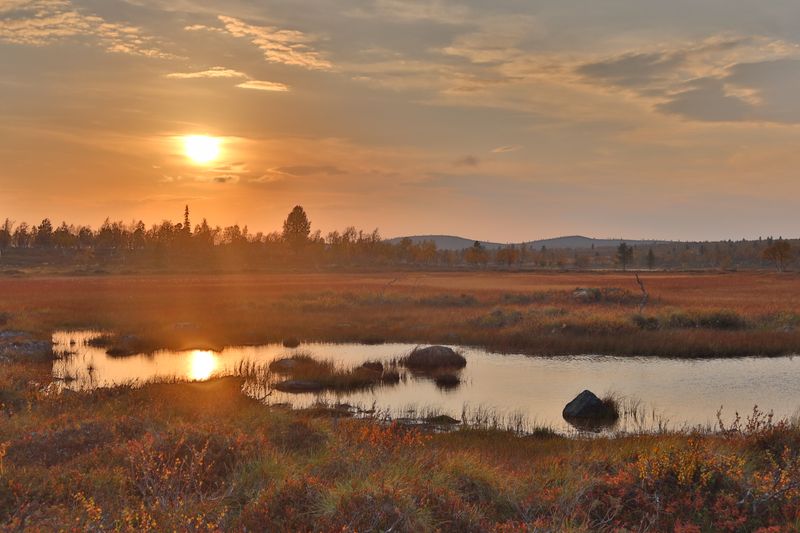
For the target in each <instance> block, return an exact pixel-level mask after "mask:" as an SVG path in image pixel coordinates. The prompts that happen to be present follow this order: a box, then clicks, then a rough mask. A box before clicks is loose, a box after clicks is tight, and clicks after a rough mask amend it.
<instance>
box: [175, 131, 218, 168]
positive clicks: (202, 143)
mask: <svg viewBox="0 0 800 533" xmlns="http://www.w3.org/2000/svg"><path fill="white" fill-rule="evenodd" d="M221 145H222V139H220V138H218V137H210V136H208V135H187V136H185V137H184V138H183V150H184V152H185V153H186V157H188V158H189V159H191V161H192V162H193V163H196V164H198V165H204V164H206V163H211V162H212V161H214V160H215V159H217V158H218V157H219V152H220V147H221Z"/></svg>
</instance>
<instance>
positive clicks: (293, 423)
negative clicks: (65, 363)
mask: <svg viewBox="0 0 800 533" xmlns="http://www.w3.org/2000/svg"><path fill="white" fill-rule="evenodd" d="M5 370H7V371H6V372H4V373H3V376H2V378H0V386H2V388H3V390H4V391H6V393H5V394H6V395H7V396H6V397H5V399H4V405H3V408H2V414H0V416H2V419H3V423H2V424H0V450H2V452H0V457H2V459H0V528H4V529H10V530H15V529H27V530H31V531H38V530H59V529H62V530H70V529H74V530H122V531H148V530H179V531H187V530H188V531H199V530H204V531H208V530H212V531H213V530H238V531H244V530H248V531H261V530H270V531H385V530H389V529H392V530H395V531H434V530H445V531H490V530H495V531H553V530H558V531H561V530H570V531H612V530H613V531H618V530H633V531H640V530H650V531H757V530H759V528H771V529H761V531H795V530H797V528H798V527H800V514H799V512H800V455H799V454H798V452H799V451H800V431H799V430H798V429H797V428H795V427H792V426H789V425H785V424H772V423H770V422H769V421H768V420H767V419H765V418H763V417H760V416H756V417H754V418H752V419H751V421H750V423H749V425H748V424H747V423H746V422H743V423H739V424H737V425H735V426H734V427H733V428H731V429H730V430H729V431H727V432H726V433H725V434H718V435H694V436H692V435H685V434H677V435H657V436H637V437H625V438H616V439H602V438H600V439H590V440H580V439H565V438H561V437H554V436H540V437H527V438H522V437H518V436H515V435H514V434H512V433H508V432H502V431H485V430H470V429H460V430H456V431H453V432H449V433H444V434H435V433H426V432H420V431H418V430H414V429H408V428H404V427H402V426H397V425H389V426H387V425H381V424H377V423H374V422H369V421H362V420H352V419H334V418H330V417H327V416H318V415H319V413H313V412H309V413H303V412H291V411H286V410H283V409H268V408H265V407H264V406H263V405H261V404H258V403H257V402H255V401H253V400H250V399H249V398H247V397H245V396H243V395H242V394H241V393H240V385H241V383H240V382H239V381H238V380H236V379H235V378H225V379H220V380H215V381H211V382H207V383H185V384H180V383H173V384H152V385H148V386H145V387H143V388H140V389H130V388H118V389H111V390H98V391H95V392H93V393H90V394H86V395H78V394H69V395H61V396H54V395H46V394H43V393H42V392H41V388H40V386H38V385H36V384H34V383H32V380H31V377H32V376H35V374H36V371H35V369H32V368H28V367H25V366H24V365H19V364H10V365H7V366H6V367H5Z"/></svg>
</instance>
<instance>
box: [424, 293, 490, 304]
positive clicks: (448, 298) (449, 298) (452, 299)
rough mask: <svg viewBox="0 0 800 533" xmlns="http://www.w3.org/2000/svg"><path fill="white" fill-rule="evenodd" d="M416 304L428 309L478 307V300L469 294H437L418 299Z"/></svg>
mask: <svg viewBox="0 0 800 533" xmlns="http://www.w3.org/2000/svg"><path fill="white" fill-rule="evenodd" d="M417 303H418V304H420V305H425V306H429V307H471V306H473V305H478V299H477V298H475V297H474V296H472V295H470V294H459V295H455V294H437V295H434V296H426V297H424V298H420V299H419V300H417Z"/></svg>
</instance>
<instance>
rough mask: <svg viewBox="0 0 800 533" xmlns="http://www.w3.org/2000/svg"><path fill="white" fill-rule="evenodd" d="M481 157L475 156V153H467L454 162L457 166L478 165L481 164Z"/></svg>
mask: <svg viewBox="0 0 800 533" xmlns="http://www.w3.org/2000/svg"><path fill="white" fill-rule="evenodd" d="M480 163H481V162H480V159H478V158H477V157H475V156H474V155H465V156H464V157H461V158H459V159H456V160H455V161H454V162H453V164H454V165H455V166H457V167H477V166H478V165H480Z"/></svg>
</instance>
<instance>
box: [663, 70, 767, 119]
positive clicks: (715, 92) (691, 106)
mask: <svg viewBox="0 0 800 533" xmlns="http://www.w3.org/2000/svg"><path fill="white" fill-rule="evenodd" d="M656 109H658V110H660V111H663V112H665V113H672V114H677V115H682V116H684V117H686V118H692V119H695V120H703V121H711V122H717V121H736V120H744V119H746V118H747V117H748V115H749V114H750V111H751V106H750V105H749V104H748V103H747V102H745V101H743V100H742V99H741V98H738V97H736V96H729V95H727V94H725V84H724V83H723V82H722V81H721V80H717V79H714V78H701V79H698V80H694V81H692V82H691V83H689V84H688V88H687V89H686V90H685V91H681V92H679V93H677V94H675V95H674V96H672V98H671V99H670V100H669V101H668V102H665V103H662V104H658V105H657V106H656Z"/></svg>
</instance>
